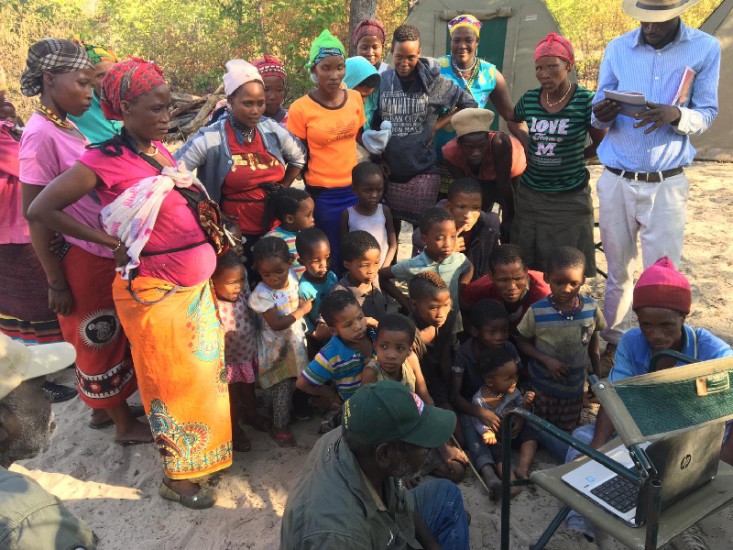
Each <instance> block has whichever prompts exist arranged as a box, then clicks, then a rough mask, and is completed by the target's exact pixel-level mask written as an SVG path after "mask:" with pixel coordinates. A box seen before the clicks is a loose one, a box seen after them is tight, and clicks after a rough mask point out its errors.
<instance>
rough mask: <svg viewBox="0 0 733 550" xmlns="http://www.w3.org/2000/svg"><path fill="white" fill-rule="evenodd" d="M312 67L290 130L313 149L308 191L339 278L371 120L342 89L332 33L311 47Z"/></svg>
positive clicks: (342, 67) (342, 64)
mask: <svg viewBox="0 0 733 550" xmlns="http://www.w3.org/2000/svg"><path fill="white" fill-rule="evenodd" d="M308 67H309V69H310V72H311V78H312V79H313V80H314V81H315V83H316V88H315V90H313V91H311V92H309V93H308V94H307V95H305V96H303V97H301V98H300V99H297V100H295V102H293V104H292V105H291V106H290V110H289V111H288V122H287V128H288V130H290V132H292V133H293V134H294V135H295V136H297V137H299V138H300V139H302V140H303V141H304V142H305V143H306V145H307V146H308V154H309V157H308V166H307V168H306V171H305V174H304V177H305V183H306V189H307V190H308V192H309V193H310V194H311V195H312V196H313V200H314V201H315V211H314V217H315V219H316V227H318V228H320V229H322V230H323V231H324V232H325V233H326V235H327V236H328V240H329V241H330V243H331V266H332V269H333V270H334V271H335V272H336V273H337V274H339V273H341V272H343V266H342V265H341V261H340V254H339V242H340V240H341V237H340V219H341V212H343V211H344V210H345V209H346V208H348V207H349V206H353V205H354V204H356V195H354V193H353V191H352V190H351V170H352V168H354V166H356V137H357V135H358V133H359V131H360V129H361V127H362V126H364V123H365V122H366V119H365V117H364V104H363V102H362V99H361V96H360V95H359V93H358V92H356V91H354V90H347V89H345V88H344V87H343V86H342V84H341V81H342V80H343V78H344V73H345V71H346V60H345V50H344V46H343V44H341V42H340V41H339V40H338V39H337V38H336V37H335V36H333V35H332V34H331V33H330V32H328V31H327V30H324V31H323V32H322V33H321V34H320V36H319V37H318V38H317V39H316V40H315V42H314V43H313V46H311V51H310V59H309V62H308Z"/></svg>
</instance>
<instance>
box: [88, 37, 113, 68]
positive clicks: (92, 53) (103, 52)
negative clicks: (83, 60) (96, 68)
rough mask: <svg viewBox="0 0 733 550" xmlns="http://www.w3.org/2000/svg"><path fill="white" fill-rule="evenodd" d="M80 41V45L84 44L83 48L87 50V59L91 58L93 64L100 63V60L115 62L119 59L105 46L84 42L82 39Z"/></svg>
mask: <svg viewBox="0 0 733 550" xmlns="http://www.w3.org/2000/svg"><path fill="white" fill-rule="evenodd" d="M80 43H81V45H82V46H84V49H85V50H86V51H87V55H88V56H89V59H91V60H92V63H94V64H95V65H96V64H97V63H101V62H102V61H111V62H112V63H117V62H118V61H119V59H117V56H116V55H115V53H114V52H113V51H112V50H110V49H109V48H108V47H107V46H95V45H94V44H86V43H85V42H82V41H80Z"/></svg>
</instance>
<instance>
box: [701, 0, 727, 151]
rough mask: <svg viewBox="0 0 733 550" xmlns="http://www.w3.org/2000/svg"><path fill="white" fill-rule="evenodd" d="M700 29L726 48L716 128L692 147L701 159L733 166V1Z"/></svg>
mask: <svg viewBox="0 0 733 550" xmlns="http://www.w3.org/2000/svg"><path fill="white" fill-rule="evenodd" d="M700 29H701V30H703V31H705V32H706V33H708V34H712V35H713V36H715V37H716V38H717V39H718V40H720V45H721V48H722V57H721V62H720V84H719V86H718V93H719V110H718V116H717V118H716V119H715V122H714V123H713V125H712V126H711V127H710V128H709V129H708V131H707V132H705V133H704V134H702V135H701V136H697V137H693V139H692V143H693V144H694V145H695V148H696V149H697V157H696V158H698V159H702V160H720V161H726V162H733V130H731V127H733V104H731V102H730V96H729V95H728V92H729V90H731V87H733V0H723V2H722V3H721V4H720V5H719V6H718V7H717V9H716V10H715V11H714V12H713V13H712V14H711V15H710V17H708V18H707V20H706V21H705V22H704V23H703V24H702V26H701V27H700Z"/></svg>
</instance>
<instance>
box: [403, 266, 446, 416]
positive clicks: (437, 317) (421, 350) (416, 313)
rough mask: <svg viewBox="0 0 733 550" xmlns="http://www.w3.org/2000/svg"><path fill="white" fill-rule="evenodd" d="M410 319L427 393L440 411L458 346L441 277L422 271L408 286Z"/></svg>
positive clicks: (443, 403) (443, 404) (444, 403)
mask: <svg viewBox="0 0 733 550" xmlns="http://www.w3.org/2000/svg"><path fill="white" fill-rule="evenodd" d="M408 290H409V294H410V300H411V309H412V313H411V317H412V320H413V321H414V322H415V326H416V327H417V331H416V332H415V351H416V354H417V357H418V359H419V360H420V367H421V369H422V371H423V374H424V375H425V382H426V384H427V387H428V392H429V393H430V395H431V396H432V397H433V400H434V401H435V404H436V405H437V406H439V407H446V406H449V402H450V400H449V396H450V392H449V387H450V386H449V382H450V372H451V365H452V364H453V354H454V352H455V350H456V347H457V345H458V340H457V338H456V332H455V330H454V328H455V324H456V312H455V311H453V310H452V307H451V296H450V291H449V290H448V286H447V285H446V284H445V282H444V281H443V279H441V278H440V275H438V274H437V273H435V272H433V271H423V272H422V273H418V274H417V275H416V276H415V277H413V278H412V280H411V281H410V283H409V285H408Z"/></svg>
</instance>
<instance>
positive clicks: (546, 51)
mask: <svg viewBox="0 0 733 550" xmlns="http://www.w3.org/2000/svg"><path fill="white" fill-rule="evenodd" d="M545 56H550V57H559V58H560V59H564V60H565V61H569V62H570V63H575V50H573V45H572V44H571V43H570V41H569V40H568V39H567V38H563V37H562V36H560V35H559V34H557V33H554V32H551V33H549V34H548V35H547V36H545V37H544V38H543V39H542V40H540V43H539V44H537V47H536V48H535V50H534V60H535V61H537V60H538V59H539V58H540V57H545Z"/></svg>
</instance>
